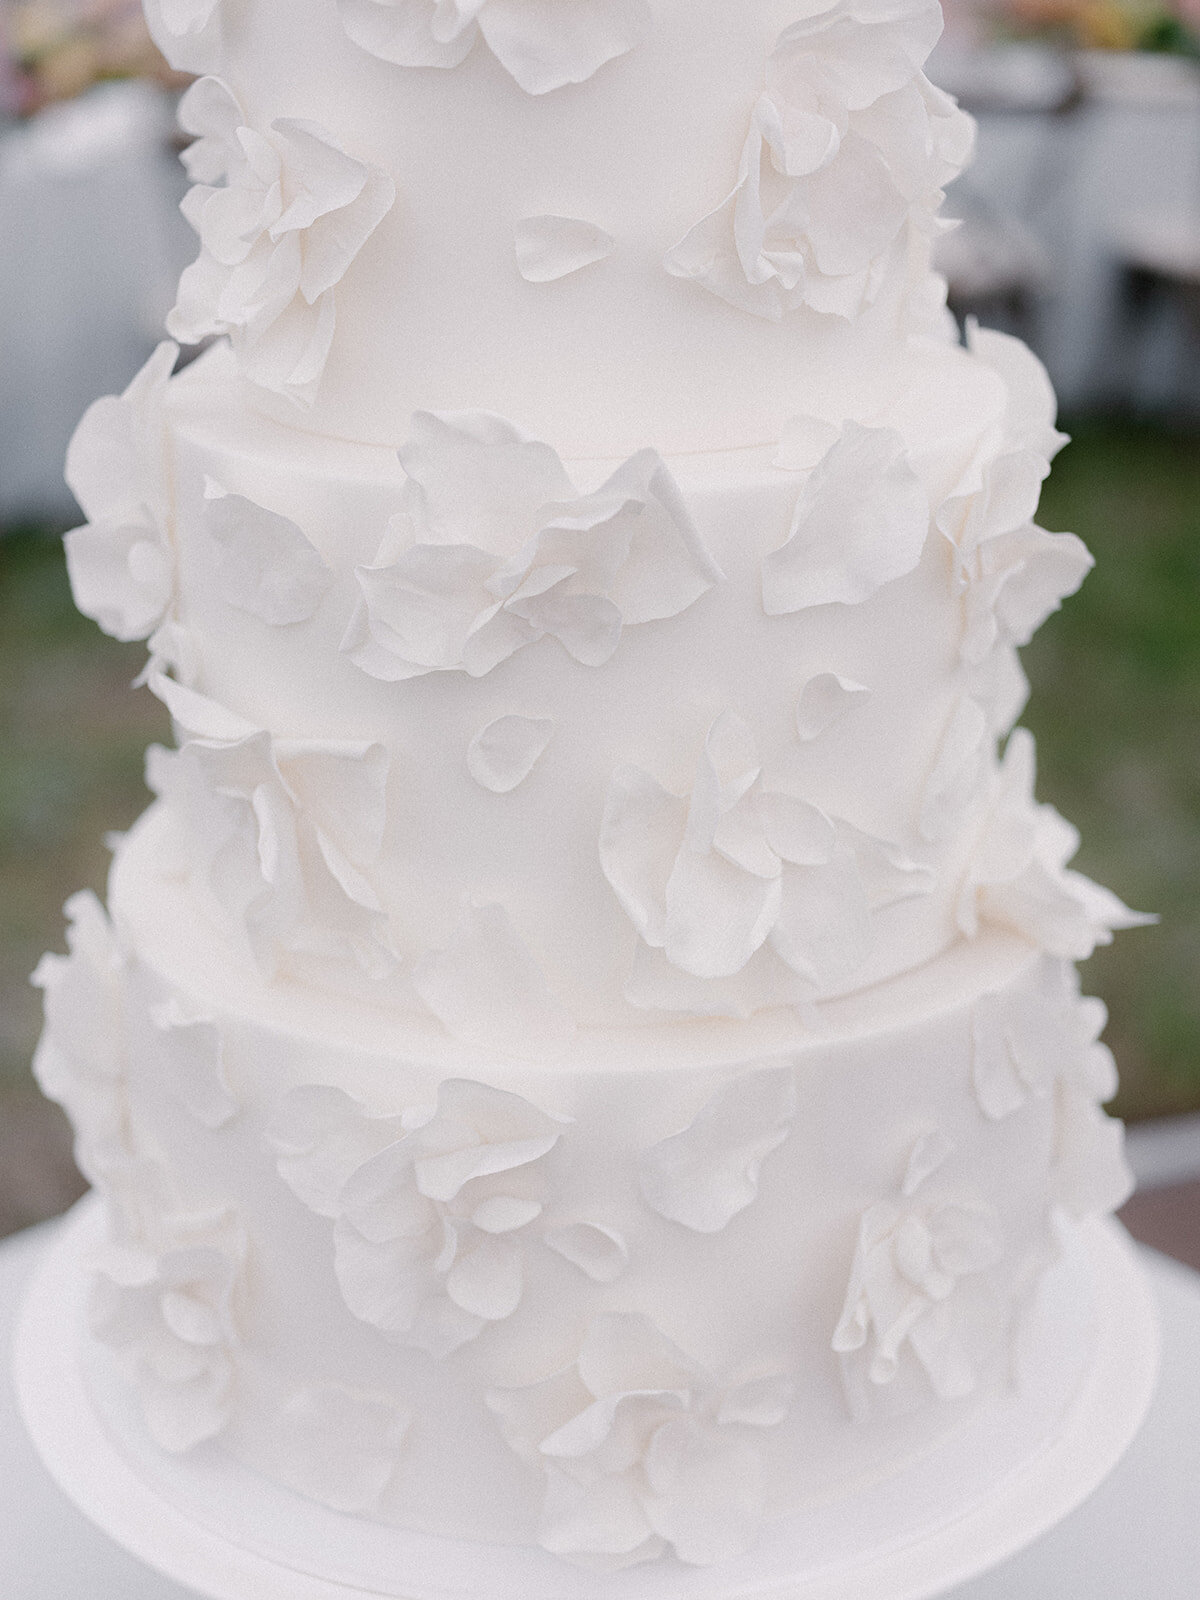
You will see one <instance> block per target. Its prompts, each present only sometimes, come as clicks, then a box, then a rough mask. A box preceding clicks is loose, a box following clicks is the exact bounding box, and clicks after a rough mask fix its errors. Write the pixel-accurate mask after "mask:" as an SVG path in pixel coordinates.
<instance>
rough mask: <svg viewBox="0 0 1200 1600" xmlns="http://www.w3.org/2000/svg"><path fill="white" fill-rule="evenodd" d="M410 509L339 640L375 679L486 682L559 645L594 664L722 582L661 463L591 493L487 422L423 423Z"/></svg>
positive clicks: (627, 468)
mask: <svg viewBox="0 0 1200 1600" xmlns="http://www.w3.org/2000/svg"><path fill="white" fill-rule="evenodd" d="M400 461H401V464H402V465H403V467H404V470H405V471H406V472H407V474H408V483H407V484H406V486H405V507H404V510H403V511H402V512H401V513H400V514H399V515H398V516H397V517H395V518H393V519H392V522H391V523H390V525H389V528H388V532H387V534H386V536H385V538H384V542H383V545H382V546H381V548H380V550H379V553H378V555H377V556H376V558H375V562H374V563H373V565H371V566H369V567H359V568H358V569H357V572H356V576H357V579H358V584H359V588H360V591H361V598H360V600H359V604H358V607H357V610H356V611H355V613H354V616H353V617H352V619H351V622H350V626H349V629H348V630H347V633H346V636H345V639H344V640H343V643H342V648H343V650H346V651H347V652H348V653H349V655H350V658H351V660H353V661H354V662H355V664H356V665H357V666H359V667H361V668H362V670H363V671H364V672H367V673H369V674H370V675H371V676H372V677H376V678H382V679H384V680H385V681H388V682H395V681H397V680H400V679H403V678H412V677H417V676H419V675H421V674H422V673H426V672H454V671H459V672H466V673H469V674H470V675H471V676H472V677H480V676H482V675H483V674H484V673H486V672H490V671H491V669H492V668H493V667H495V666H497V665H498V664H499V663H500V662H501V661H504V660H505V659H507V657H508V656H510V655H512V654H513V652H514V651H515V650H519V649H521V648H522V646H524V645H527V644H531V643H533V642H534V641H535V640H537V639H540V638H543V637H545V636H547V635H549V636H551V637H553V638H556V639H558V641H559V642H560V643H561V644H562V646H563V647H564V649H566V650H567V651H568V653H569V654H570V655H571V656H573V657H574V659H575V660H576V661H580V662H582V663H584V664H585V665H587V666H599V665H601V664H602V663H603V662H605V661H607V660H608V659H609V657H610V656H611V655H612V653H613V651H614V650H615V649H616V647H617V642H618V640H619V639H620V636H621V630H622V627H624V626H626V625H634V624H638V623H643V622H650V621H655V620H657V619H660V618H663V617H673V616H676V615H677V614H678V613H679V612H680V611H683V610H685V609H686V608H687V607H688V606H690V605H691V604H692V603H693V601H695V600H696V599H698V598H699V596H700V595H702V594H703V593H704V591H705V590H706V589H709V588H711V586H712V585H713V584H714V583H717V582H719V581H720V579H721V573H720V570H719V569H718V568H717V566H716V565H715V563H714V562H713V560H712V558H711V557H710V556H709V555H708V553H707V551H706V550H705V548H704V546H703V544H702V542H701V540H700V536H699V534H698V533H697V532H696V529H695V527H694V526H693V524H692V521H691V519H690V517H689V516H688V513H687V509H686V507H685V506H684V504H683V502H682V500H681V498H680V496H679V491H678V489H677V488H676V486H675V483H674V481H673V479H672V478H671V475H670V473H669V472H668V471H667V469H666V467H665V465H664V464H663V462H662V460H661V458H660V457H659V456H658V455H657V454H656V453H655V452H654V451H652V450H643V451H641V452H640V453H639V454H638V455H635V456H633V457H631V458H630V460H628V461H627V462H625V463H624V465H623V466H621V467H619V468H618V469H617V471H616V472H614V473H613V475H612V476H611V477H610V478H609V479H608V481H607V482H606V483H605V484H603V485H602V486H601V487H600V488H599V489H597V490H596V491H595V492H594V493H592V494H581V493H580V492H579V490H578V489H576V488H575V486H574V484H573V483H572V482H571V480H570V479H569V478H568V476H567V474H566V472H565V470H564V468H563V465H562V462H561V461H560V460H559V458H558V456H557V455H556V454H555V453H554V451H553V450H552V449H551V448H550V446H549V445H545V444H539V443H537V442H535V441H534V440H530V439H527V438H525V436H524V435H523V434H521V433H520V432H519V431H518V430H517V429H516V428H514V427H513V426H512V424H511V423H508V422H505V421H503V420H502V419H501V418H499V417H494V416H489V415H486V414H483V413H464V414H460V415H456V416H435V415H432V414H430V413H418V414H417V416H416V417H414V419H413V432H412V436H411V438H410V439H409V441H408V443H407V444H406V445H405V446H404V447H403V448H402V449H401V451H400Z"/></svg>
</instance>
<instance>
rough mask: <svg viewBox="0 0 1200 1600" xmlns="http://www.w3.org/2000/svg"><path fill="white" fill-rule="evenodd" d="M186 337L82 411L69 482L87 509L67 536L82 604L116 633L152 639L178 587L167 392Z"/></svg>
mask: <svg viewBox="0 0 1200 1600" xmlns="http://www.w3.org/2000/svg"><path fill="white" fill-rule="evenodd" d="M178 355H179V347H178V346H177V345H173V344H170V343H169V342H167V341H164V342H163V343H162V344H160V345H159V347H158V349H157V350H156V351H155V352H154V354H153V355H152V356H151V357H150V359H149V361H147V362H146V365H145V366H144V367H143V368H142V370H141V371H140V372H139V373H138V375H137V376H136V377H135V378H134V380H133V382H132V383H131V384H130V385H129V387H128V388H127V389H126V390H125V392H124V394H122V395H106V396H105V397H104V398H103V399H102V400H97V401H95V402H94V403H93V404H92V405H90V406H89V407H88V409H87V410H86V411H85V412H84V414H83V419H82V421H81V422H80V424H79V426H78V427H77V428H76V430H75V434H74V437H73V438H72V440H71V445H70V449H69V450H68V452H67V482H68V483H69V484H70V486H71V491H72V493H73V494H74V496H75V498H76V499H77V500H78V501H79V504H80V505H81V506H82V507H83V511H84V515H85V516H86V517H87V519H88V520H87V522H86V524H85V525H84V526H83V527H81V528H76V529H74V530H73V532H71V533H68V534H67V537H66V552H67V572H68V574H69V575H70V579H71V592H72V594H73V595H74V597H75V604H76V605H77V606H78V607H79V609H80V611H82V612H83V614H84V616H86V617H91V618H92V619H93V621H95V622H98V623H99V624H100V626H101V627H102V628H103V629H104V631H105V633H109V634H111V635H112V636H113V638H114V639H123V640H130V639H145V638H147V637H148V636H149V635H150V634H152V633H153V632H154V630H155V629H156V628H157V627H158V626H159V624H160V623H162V622H163V620H164V618H165V617H166V615H167V613H168V610H169V608H170V606H171V603H172V601H173V599H174V595H175V550H174V545H173V542H172V538H171V506H170V491H169V488H168V479H167V429H166V416H165V411H164V401H165V397H166V393H167V384H168V381H169V379H170V376H171V372H172V370H173V368H174V366H175V360H176V357H177V356H178Z"/></svg>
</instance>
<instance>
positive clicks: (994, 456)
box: [936, 328, 1092, 667]
mask: <svg viewBox="0 0 1200 1600" xmlns="http://www.w3.org/2000/svg"><path fill="white" fill-rule="evenodd" d="M970 343H971V348H972V351H973V352H974V353H975V354H976V355H977V356H978V357H979V358H980V360H981V361H983V362H984V363H985V364H986V365H988V366H990V367H992V368H993V370H995V371H996V372H997V373H998V374H999V375H1000V377H1001V378H1002V379H1003V380H1004V382H1005V386H1006V388H1007V392H1008V399H1007V409H1006V415H1005V418H1004V420H1003V423H1002V427H1001V433H1002V437H1001V440H1000V442H999V444H998V445H996V444H992V445H991V446H989V447H987V448H985V451H984V453H983V456H982V459H980V460H977V461H975V462H973V463H972V465H971V467H970V469H969V471H968V472H967V474H966V476H965V479H964V481H963V483H962V484H960V485H959V486H958V488H957V490H956V492H955V493H954V494H953V495H951V496H950V497H949V499H947V500H946V501H945V503H944V504H943V505H942V506H941V507H940V508H939V510H938V513H937V517H936V522H937V526H938V528H939V529H940V531H941V533H942V535H943V536H944V537H945V538H946V539H947V540H948V541H949V543H950V545H951V547H952V550H953V555H954V566H955V579H956V582H957V584H958V586H959V588H960V590H961V592H962V596H963V636H962V644H961V651H962V658H963V660H964V661H965V662H966V663H967V664H968V665H970V666H973V667H975V666H978V665H979V664H980V663H982V662H983V661H985V659H986V658H987V657H988V656H989V655H990V654H991V653H992V652H993V651H995V650H997V649H998V648H999V649H1017V648H1019V647H1020V646H1022V645H1025V644H1028V643H1029V641H1030V639H1031V638H1032V637H1033V635H1034V633H1035V632H1036V631H1037V629H1038V628H1039V627H1041V625H1042V623H1043V622H1044V621H1045V620H1046V618H1047V617H1048V616H1049V615H1050V613H1051V612H1052V611H1054V610H1055V609H1056V608H1057V607H1058V605H1059V604H1060V603H1061V601H1063V600H1064V599H1066V597H1067V596H1068V595H1071V594H1074V593H1075V591H1076V590H1077V589H1078V588H1079V586H1080V584H1081V583H1082V582H1083V580H1084V578H1085V577H1086V576H1087V574H1088V572H1089V571H1090V570H1091V567H1092V558H1091V556H1090V555H1089V553H1088V550H1087V547H1086V546H1085V545H1084V544H1083V542H1082V540H1080V539H1078V538H1076V536H1075V535H1074V534H1073V533H1047V532H1046V530H1045V529H1044V528H1039V527H1038V526H1037V525H1036V524H1035V523H1034V520H1033V518H1034V514H1035V512H1036V510H1037V503H1038V497H1039V495H1040V494H1041V488H1042V483H1043V482H1044V480H1045V478H1046V475H1047V473H1048V472H1049V470H1050V462H1051V460H1052V458H1053V456H1054V455H1055V453H1056V452H1057V451H1058V449H1059V448H1060V447H1061V446H1062V444H1064V443H1065V438H1064V435H1062V434H1060V433H1059V432H1058V431H1057V430H1056V428H1055V427H1054V412H1055V406H1054V395H1053V391H1052V390H1051V388H1050V383H1049V379H1048V378H1047V377H1046V374H1045V371H1044V369H1043V368H1042V366H1041V363H1040V362H1039V361H1038V359H1037V357H1036V356H1034V355H1033V354H1032V353H1031V352H1030V351H1029V350H1027V349H1026V348H1025V346H1024V345H1023V344H1021V343H1020V341H1019V340H1017V339H1012V338H1010V337H1009V336H1008V335H1006V334H1002V333H991V332H986V331H983V330H980V329H977V328H973V329H972V330H971V333H970Z"/></svg>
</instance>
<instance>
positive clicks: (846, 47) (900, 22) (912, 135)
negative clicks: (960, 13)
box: [666, 0, 973, 319]
mask: <svg viewBox="0 0 1200 1600" xmlns="http://www.w3.org/2000/svg"><path fill="white" fill-rule="evenodd" d="M806 9H807V11H808V15H806V16H803V17H801V18H799V19H798V20H797V21H795V22H794V23H792V24H791V26H790V27H788V28H786V29H785V30H784V32H783V33H782V34H781V35H780V36H779V39H778V41H777V43H776V45H775V48H774V50H773V51H772V53H771V55H770V57H769V59H768V62H767V82H766V88H765V91H764V92H763V94H762V95H761V96H760V98H759V100H758V102H757V103H756V105H755V107H754V111H753V114H752V117H751V122H750V131H749V134H748V135H747V138H746V143H745V145H744V147H743V150H742V157H741V163H740V167H739V171H738V180H737V184H736V186H735V188H734V190H733V192H732V193H731V194H730V195H729V196H728V198H727V199H726V200H725V201H723V202H722V204H721V205H720V206H719V207H718V208H717V209H716V210H715V211H714V212H712V213H711V214H710V215H709V216H707V217H705V218H704V219H703V221H701V222H699V223H697V225H696V226H695V227H694V228H693V229H692V230H691V232H690V233H688V234H687V236H686V237H685V238H684V239H683V240H682V241H681V242H680V243H679V244H678V245H676V246H675V248H674V249H673V250H672V251H671V252H670V254H669V255H668V256H667V261H666V265H667V270H668V271H669V272H671V273H673V274H674V275H675V276H676V277H681V278H692V279H695V280H696V281H697V282H699V283H701V284H703V285H704V286H705V288H707V289H710V290H711V291H712V292H713V293H714V294H717V295H719V296H720V297H721V298H722V299H724V300H728V301H729V302H730V303H731V304H732V305H735V306H739V307H741V308H742V309H743V310H745V311H750V312H753V313H754V314H755V315H757V316H761V317H769V318H775V319H778V318H780V317H782V316H783V315H784V314H785V313H786V312H788V311H792V310H795V309H796V308H797V307H799V306H802V305H807V306H811V307H812V308H813V309H814V310H816V311H820V312H825V313H831V314H836V315H838V316H842V317H847V318H852V317H854V316H857V315H858V313H859V312H860V311H861V310H862V308H863V307H864V306H865V305H868V304H870V303H871V301H873V300H874V299H875V298H876V296H877V295H878V293H879V291H880V288H881V286H882V284H883V282H884V280H885V278H886V277H887V275H888V273H889V271H890V270H891V269H892V267H893V265H894V264H895V263H896V262H897V261H898V260H899V259H900V258H901V256H902V254H903V252H904V250H905V248H906V242H907V236H908V233H909V230H910V229H912V228H917V229H924V230H925V231H926V232H932V231H933V229H934V228H935V227H936V212H937V209H938V206H939V205H940V204H941V201H942V188H943V186H944V185H945V184H946V183H947V182H949V180H950V179H951V178H952V177H954V176H955V175H956V174H957V173H958V172H959V171H960V170H961V168H962V166H963V165H964V164H965V162H966V160H967V158H968V156H969V154H970V150H971V142H972V136H973V125H972V123H971V120H970V118H969V117H967V116H966V115H965V114H964V113H963V112H960V111H959V110H958V109H957V107H956V106H955V104H954V102H953V101H952V100H951V99H950V98H949V97H948V96H946V95H944V94H942V93H941V92H940V91H939V90H937V89H934V88H933V87H932V85H931V84H930V83H929V82H928V80H927V79H926V78H925V77H924V76H923V74H922V72H921V67H922V65H923V63H924V61H925V59H926V57H927V56H928V54H929V52H930V50H931V49H932V48H933V45H934V44H935V42H936V40H937V38H938V35H939V33H940V31H941V12H940V9H939V7H938V6H937V5H936V4H935V3H934V0H901V4H899V5H897V6H889V7H886V8H885V7H879V6H875V5H872V4H871V3H870V0H816V3H814V4H810V5H809V6H808V7H807V8H806Z"/></svg>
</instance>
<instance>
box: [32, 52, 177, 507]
mask: <svg viewBox="0 0 1200 1600" xmlns="http://www.w3.org/2000/svg"><path fill="white" fill-rule="evenodd" d="M173 119H174V107H173V104H172V102H171V100H170V99H169V98H168V97H166V96H164V95H163V94H162V93H161V91H159V90H158V89H156V88H154V87H152V86H150V85H148V84H144V83H137V82H129V83H112V84H104V85H102V86H100V87H99V88H96V89H93V90H92V91H90V92H89V93H88V94H86V95H84V96H83V97H82V98H80V99H79V100H75V101H71V102H67V103H65V104H62V105H56V106H52V107H50V108H49V109H47V110H46V111H43V112H41V113H39V115H38V116H36V117H34V118H32V119H31V120H30V121H29V122H27V123H23V124H19V125H16V126H13V127H12V128H11V129H10V130H9V131H7V132H6V133H5V134H4V136H3V138H0V524H2V523H3V522H4V521H5V520H11V519H13V518H16V517H20V516H66V517H69V516H71V515H72V513H73V507H74V502H73V501H72V499H71V497H70V495H69V494H68V492H67V489H66V486H65V485H64V483H63V479H62V466H63V457H64V455H65V453H66V448H67V441H68V440H69V438H70V435H71V431H72V429H73V428H74V426H75V423H76V422H77V421H78V420H79V417H80V414H81V413H82V412H83V410H84V408H85V407H86V406H87V405H88V404H89V403H90V402H91V401H92V400H94V399H95V398H96V397H97V396H98V395H101V394H106V393H109V392H111V391H114V390H119V389H122V388H124V386H125V384H126V383H128V381H129V379H130V378H131V377H132V376H133V374H134V373H135V372H136V371H137V369H138V367H139V366H140V365H141V363H142V362H143V361H144V360H145V358H146V356H147V355H148V354H149V352H150V350H151V349H152V348H153V347H154V344H155V342H156V341H157V340H158V339H159V338H160V337H161V330H162V322H163V318H164V316H165V315H166V312H167V310H168V308H169V307H170V305H171V302H172V300H173V298H174V294H175V284H176V280H177V279H178V276H179V273H180V272H181V271H182V269H183V267H184V266H185V265H186V264H187V262H188V260H189V259H190V257H191V255H192V254H193V253H194V252H193V247H194V239H193V237H192V234H191V230H190V229H189V228H188V226H187V224H186V223H185V222H184V221H183V219H182V217H181V216H180V215H179V212H178V205H179V201H180V199H181V197H182V195H183V192H184V187H185V185H184V178H183V174H182V170H181V169H180V167H179V163H178V162H177V161H176V159H175V157H174V154H173V152H172V151H171V149H170V144H169V140H170V135H171V130H172V128H173V125H174V124H173Z"/></svg>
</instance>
